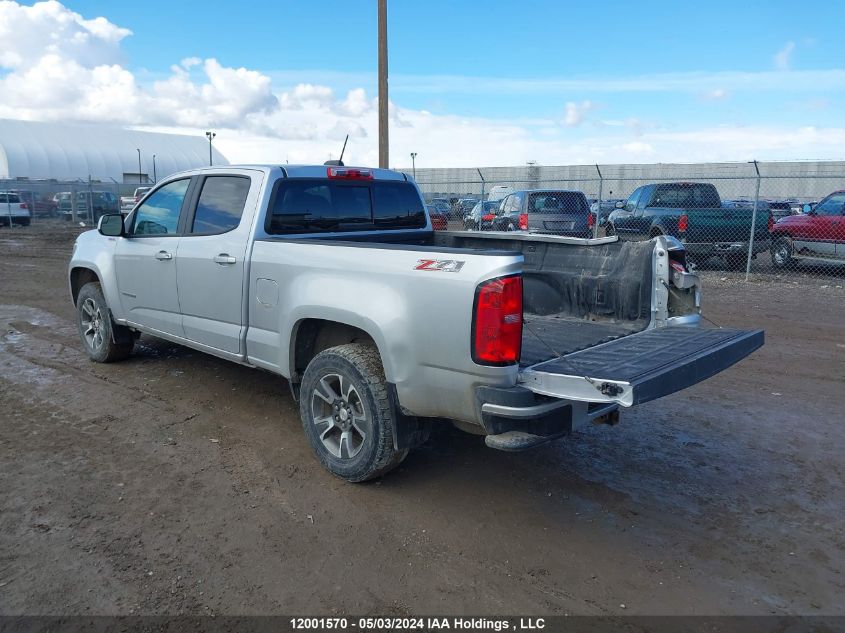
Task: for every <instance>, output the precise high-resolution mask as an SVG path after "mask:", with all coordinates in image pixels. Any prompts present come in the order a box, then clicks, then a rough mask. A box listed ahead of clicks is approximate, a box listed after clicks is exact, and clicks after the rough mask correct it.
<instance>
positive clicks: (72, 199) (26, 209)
mask: <svg viewBox="0 0 845 633" xmlns="http://www.w3.org/2000/svg"><path fill="white" fill-rule="evenodd" d="M138 186H139V185H137V184H132V183H129V184H123V183H116V182H101V181H96V180H91V181H85V180H66V181H59V180H25V179H18V180H0V227H8V226H10V225H11V226H13V227H16V226H30V225H31V224H33V223H38V222H48V221H49V222H55V221H64V222H67V223H68V225H69V226H70V225H71V224H72V225H78V224H79V223H80V222H83V223H84V224H86V225H89V226H90V225H93V224H95V223H96V222H97V221H98V220H99V218H100V216H102V215H104V214H106V213H118V212H119V211H121V198H124V200H123V209H122V210H123V211H126V210H128V209H127V207H128V208H131V206H130V204H129V199H132V200H133V201H134V195H135V190H136V188H137V187H138Z"/></svg>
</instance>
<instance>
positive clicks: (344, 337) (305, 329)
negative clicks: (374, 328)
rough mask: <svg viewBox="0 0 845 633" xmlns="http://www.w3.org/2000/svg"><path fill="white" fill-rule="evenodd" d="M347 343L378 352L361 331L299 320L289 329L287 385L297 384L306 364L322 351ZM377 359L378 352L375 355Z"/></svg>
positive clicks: (339, 324)
mask: <svg viewBox="0 0 845 633" xmlns="http://www.w3.org/2000/svg"><path fill="white" fill-rule="evenodd" d="M347 343H360V344H362V345H367V346H369V347H373V348H375V349H376V351H379V349H378V345H377V344H376V342H375V339H374V338H373V336H372V335H370V334H369V333H368V332H366V331H365V330H363V329H361V328H359V327H357V326H354V325H350V324H348V323H342V322H340V321H331V320H327V319H312V318H307V319H302V320H301V321H299V322H298V323H297V324H296V325H295V326H294V328H293V331H292V334H291V342H290V381H291V384H292V385H293V384H298V383H299V382H301V380H302V374H303V373H304V372H305V368H306V367H308V363H310V362H311V359H313V358H314V357H315V356H316V355H317V354H319V353H320V352H322V351H323V350H326V349H329V348H331V347H337V346H338V345H345V344H347ZM379 356H380V357H381V352H380V351H379Z"/></svg>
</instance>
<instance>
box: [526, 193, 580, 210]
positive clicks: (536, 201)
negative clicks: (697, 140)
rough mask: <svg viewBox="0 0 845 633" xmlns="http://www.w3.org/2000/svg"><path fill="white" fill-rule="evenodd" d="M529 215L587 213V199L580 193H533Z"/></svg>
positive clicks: (529, 205) (530, 198)
mask: <svg viewBox="0 0 845 633" xmlns="http://www.w3.org/2000/svg"><path fill="white" fill-rule="evenodd" d="M528 213H587V198H586V197H585V196H584V194H583V193H580V192H578V191H536V192H532V193H530V194H529V195H528Z"/></svg>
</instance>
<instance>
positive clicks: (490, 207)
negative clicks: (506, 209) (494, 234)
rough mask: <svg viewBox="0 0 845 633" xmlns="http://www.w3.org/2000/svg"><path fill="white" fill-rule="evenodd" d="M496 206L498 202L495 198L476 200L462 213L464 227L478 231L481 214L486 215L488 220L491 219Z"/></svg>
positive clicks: (497, 206)
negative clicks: (473, 204)
mask: <svg viewBox="0 0 845 633" xmlns="http://www.w3.org/2000/svg"><path fill="white" fill-rule="evenodd" d="M498 208H499V202H498V201H496V200H493V201H490V200H485V201H484V202H476V203H475V206H474V207H473V208H472V209H471V210H470V211H469V212H468V213H466V214H465V215H464V229H465V230H467V231H480V230H481V221H482V220H481V218H482V216H484V217H487V218H488V221H491V220H492V219H493V216H494V215H495V213H496V209H498ZM488 228H489V226H488Z"/></svg>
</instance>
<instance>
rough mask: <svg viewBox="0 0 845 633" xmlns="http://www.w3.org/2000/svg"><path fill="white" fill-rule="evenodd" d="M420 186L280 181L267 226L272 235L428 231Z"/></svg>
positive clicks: (385, 183) (391, 183)
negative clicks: (425, 228) (395, 230)
mask: <svg viewBox="0 0 845 633" xmlns="http://www.w3.org/2000/svg"><path fill="white" fill-rule="evenodd" d="M425 224H426V218H425V210H424V207H423V203H422V200H421V199H420V196H419V194H418V193H417V190H416V188H415V187H414V186H413V185H411V184H409V183H405V182H378V181H376V182H360V181H358V182H355V183H346V182H344V183H339V182H332V181H329V180H317V179H290V180H280V181H279V182H278V184H277V185H276V191H275V193H274V196H273V202H272V207H271V213H270V214H269V215H268V216H267V223H266V225H265V228H266V230H267V232H268V233H270V234H277V235H284V234H292V233H321V232H345V231H365V230H373V229H406V228H424V227H425Z"/></svg>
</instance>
